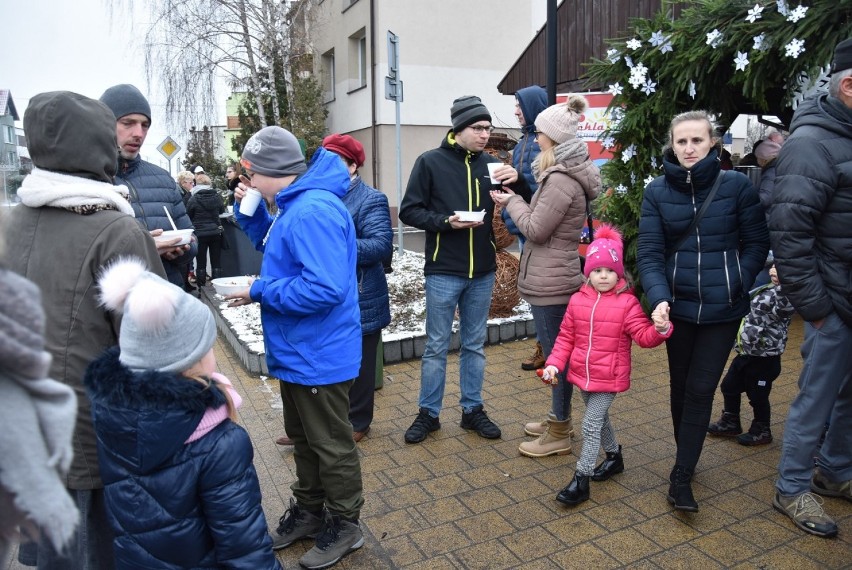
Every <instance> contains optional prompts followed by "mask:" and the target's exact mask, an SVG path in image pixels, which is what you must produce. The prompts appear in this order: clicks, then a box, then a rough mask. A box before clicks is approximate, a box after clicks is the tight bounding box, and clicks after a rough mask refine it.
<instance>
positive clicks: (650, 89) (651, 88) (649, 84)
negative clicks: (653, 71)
mask: <svg viewBox="0 0 852 570" xmlns="http://www.w3.org/2000/svg"><path fill="white" fill-rule="evenodd" d="M641 90H642V91H644V92H645V95H650V94H651V93H654V92H655V91H656V90H657V84H656V83H654V82H653V81H651V80H650V79H648V80H647V81H645V85H643V86H642V89H641Z"/></svg>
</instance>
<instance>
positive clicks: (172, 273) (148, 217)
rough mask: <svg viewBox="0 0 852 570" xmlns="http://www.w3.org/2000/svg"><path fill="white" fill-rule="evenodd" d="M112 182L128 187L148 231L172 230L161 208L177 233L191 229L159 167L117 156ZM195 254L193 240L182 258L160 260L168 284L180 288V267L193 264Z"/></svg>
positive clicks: (138, 217) (177, 193)
mask: <svg viewBox="0 0 852 570" xmlns="http://www.w3.org/2000/svg"><path fill="white" fill-rule="evenodd" d="M115 183H116V184H124V185H125V186H127V189H128V190H129V191H130V204H131V205H132V206H133V211H134V212H135V213H136V220H137V221H138V222H140V223H141V224H142V226H143V227H145V228H146V229H148V230H149V231H150V230H157V229H160V230H170V229H172V225H171V223H169V218H168V217H167V216H166V211H165V210H163V206H166V207H167V208H168V209H169V213H170V214H171V216H172V218H173V219H174V221H175V225H176V226H177V227H178V229H179V230H185V229H190V228H192V222H191V221H190V219H189V216H187V215H186V207H185V205H184V203H183V198H182V197H181V193H180V190H179V189H178V186H177V183H176V182H175V181H174V180H173V179H172V177H171V176H169V173H168V172H166V171H165V170H163V169H162V168H160V167H159V166H155V165H153V164H151V163H150V162H146V161H144V160H142V159H141V158H140V157H139V156H137V157H136V158H134V159H132V160H127V159H125V158H121V157H119V159H118V174H117V175H116V177H115ZM197 253H198V243H197V242H196V241H195V240H193V241H192V245H191V246H190V248H189V251H188V252H186V253H185V254H184V255H182V256H180V257H177V258H175V259H171V260H167V259H165V258H162V257H161V258H160V259H161V260H162V262H163V267H164V268H165V270H166V276H167V277H168V278H169V281H171V282H172V283H174V284H175V285H177V286H178V287H183V270H182V269H181V266H182V265H186V264H187V263H189V262H190V261H192V260H193V259H194V258H195V254H197Z"/></svg>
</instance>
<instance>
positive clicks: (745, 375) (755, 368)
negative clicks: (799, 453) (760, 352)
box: [722, 354, 781, 424]
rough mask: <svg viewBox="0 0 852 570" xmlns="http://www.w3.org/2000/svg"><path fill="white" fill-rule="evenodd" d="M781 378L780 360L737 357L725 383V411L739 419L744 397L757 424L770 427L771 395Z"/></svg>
mask: <svg viewBox="0 0 852 570" xmlns="http://www.w3.org/2000/svg"><path fill="white" fill-rule="evenodd" d="M780 374H781V356H780V355H776V356H749V355H747V354H738V355H737V356H736V358H734V361H733V362H731V366H730V367H729V368H728V373H727V374H725V377H724V378H723V379H722V395H723V396H724V397H725V411H726V412H730V413H732V414H737V415H740V402H741V400H742V397H741V395H742V393H743V392H745V393H746V394H748V402H749V404H751V407H752V408H753V409H754V421H756V422H764V423H767V424H768V423H769V411H770V410H769V392H771V391H772V382H773V381H774V380H775V379H776V378H778V376H779V375H780Z"/></svg>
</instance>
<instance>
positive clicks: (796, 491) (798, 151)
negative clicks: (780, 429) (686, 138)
mask: <svg viewBox="0 0 852 570" xmlns="http://www.w3.org/2000/svg"><path fill="white" fill-rule="evenodd" d="M790 132H791V135H790V138H789V139H787V142H786V143H785V144H784V147H783V148H782V149H781V153H780V155H779V156H778V166H777V167H776V172H777V177H776V179H775V192H774V197H773V205H772V208H771V210H770V212H769V230H770V239H771V242H772V250H773V252H774V254H775V265H776V267H777V268H778V275H779V278H780V280H781V283H782V285H783V286H784V291H785V293H786V294H787V297H788V298H789V299H790V301H791V302H792V303H793V306H794V307H795V308H796V311H798V313H799V314H800V315H802V318H804V320H805V341H804V344H802V356H803V357H804V366H803V367H802V372H801V376H800V377H799V394H798V395H797V396H796V399H795V400H794V401H793V403H792V404H791V406H790V411H789V413H788V415H787V423H786V424H785V425H784V445H783V447H782V450H781V460H780V463H779V465H778V480H777V483H776V491H777V492H776V494H775V499H774V502H773V504H774V506H775V508H776V509H778V510H779V511H781V512H783V513H784V514H786V515H787V516H789V517H790V518H791V519H792V521H793V522H794V523H795V524H796V526H798V527H799V528H801V529H802V530H804V531H805V532H809V533H811V534H815V535H817V536H824V537H832V536H835V535H837V524H835V522H834V520H832V518H831V517H829V516H828V515H827V514H826V513H825V511H824V510H823V508H822V506H821V504H822V500H820V499H819V498H818V497H815V496H814V495H813V494H811V493H810V491H813V492H814V493H817V494H819V495H824V496H829V497H841V498H845V499H846V500H852V488H851V487H852V485H850V483H851V482H852V297H850V294H849V291H850V275H852V230H851V229H850V228H852V39H847V40H845V41H843V42H841V43H839V44H838V45H837V47H836V48H835V52H834V61H833V62H832V66H831V80H830V82H829V91H828V94H827V95H824V94H823V95H818V96H817V97H815V98H813V99H810V100H808V101H805V102H804V103H803V104H802V105H800V106H799V108H798V110H797V111H796V114H795V116H794V117H793V122H792V124H791V126H790ZM828 422H830V426H829V428H828V431H827V432H826V434H825V442H824V443H823V444H822V447H821V448H820V449H819V451H818V453H817V454H816V457H817V460H816V463H817V467H816V469H814V466H813V458H814V454H815V453H816V452H817V447H818V443H819V440H820V436H821V435H822V433H823V430H824V427H825V425H826V423H828Z"/></svg>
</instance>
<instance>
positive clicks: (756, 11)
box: [746, 4, 763, 24]
mask: <svg viewBox="0 0 852 570" xmlns="http://www.w3.org/2000/svg"><path fill="white" fill-rule="evenodd" d="M761 12H763V7H762V6H761V5H760V4H755V5H754V8H752V9H751V10H749V11H748V16H746V21H748V22H751V23H752V24H753V23H754V22H755V21H756V20H759V19H760V18H761V17H762V16H761V14H760V13H761Z"/></svg>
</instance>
